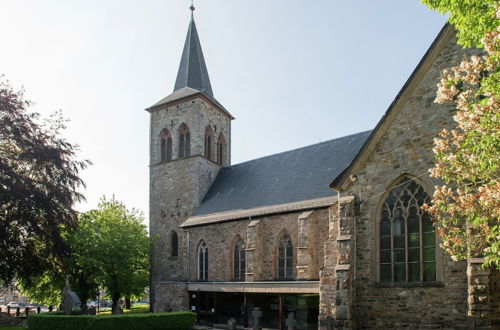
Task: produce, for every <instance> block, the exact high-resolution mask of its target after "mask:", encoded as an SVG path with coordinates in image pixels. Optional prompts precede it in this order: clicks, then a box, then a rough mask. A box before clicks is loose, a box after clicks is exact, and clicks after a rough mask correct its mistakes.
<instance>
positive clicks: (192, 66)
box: [174, 4, 214, 97]
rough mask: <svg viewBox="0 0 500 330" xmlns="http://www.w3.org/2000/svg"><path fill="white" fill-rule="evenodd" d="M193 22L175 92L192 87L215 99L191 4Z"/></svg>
mask: <svg viewBox="0 0 500 330" xmlns="http://www.w3.org/2000/svg"><path fill="white" fill-rule="evenodd" d="M190 9H191V22H190V23H189V29H188V32H187V36H186V42H185V44H184V50H183V51H182V58H181V64H180V65H179V71H178V73H177V80H176V81H175V87H174V92H175V91H177V90H179V89H182V88H184V87H190V88H192V89H196V90H198V91H200V92H204V93H206V94H207V95H209V96H210V97H214V95H213V92H212V86H211V85H210V79H209V77H208V71H207V66H206V65H205V59H204V58H203V52H202V50H201V44H200V39H199V38H198V31H196V24H195V22H194V16H193V11H194V6H193V5H192V4H191V7H190Z"/></svg>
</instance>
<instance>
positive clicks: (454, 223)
mask: <svg viewBox="0 0 500 330" xmlns="http://www.w3.org/2000/svg"><path fill="white" fill-rule="evenodd" d="M424 2H426V3H427V4H428V5H429V6H431V7H432V5H430V4H429V3H431V2H433V3H434V5H436V3H438V2H439V3H440V5H441V6H442V7H441V8H440V11H442V12H444V11H445V10H444V9H443V8H444V7H443V6H444V5H450V6H462V7H463V6H466V5H469V7H471V6H473V4H474V5H476V6H478V7H480V8H482V10H483V13H484V15H493V17H490V16H487V17H486V18H484V19H480V18H481V16H480V15H478V12H477V11H472V13H471V14H470V15H469V16H467V13H466V12H462V13H458V14H457V13H455V14H454V13H453V12H452V13H451V15H450V17H451V18H453V17H454V16H455V19H456V20H458V21H459V23H460V24H457V25H456V27H458V28H459V29H460V28H462V29H461V30H460V33H461V35H462V37H464V36H466V38H465V40H466V41H463V40H462V41H463V42H462V44H466V45H482V46H484V49H485V52H486V55H484V56H482V57H479V56H476V55H473V56H471V57H470V58H467V59H464V60H463V61H462V62H461V63H460V64H459V65H458V66H455V67H453V68H451V69H449V70H445V71H444V72H443V74H442V78H441V81H440V82H439V84H438V92H437V97H436V100H435V102H437V103H452V104H454V105H455V108H456V113H455V115H454V117H453V119H454V120H455V122H456V124H457V126H456V128H454V129H452V130H447V129H443V130H442V131H441V132H440V134H439V137H437V138H436V139H435V140H434V149H433V151H434V153H435V156H436V165H435V167H434V168H432V169H431V170H430V172H431V176H432V177H435V178H439V179H441V180H443V181H444V185H442V186H437V187H436V188H435V193H434V197H433V201H432V206H429V205H426V206H424V208H425V209H426V210H427V211H429V212H430V213H431V214H432V215H433V216H434V217H435V219H436V222H437V231H438V233H439V235H440V236H441V238H442V244H441V247H442V248H444V250H445V251H447V252H448V253H449V254H450V255H451V256H452V258H453V259H454V260H459V259H464V258H468V257H484V258H485V263H484V265H485V266H492V267H495V268H498V269H500V180H499V174H500V111H499V109H500V94H499V91H500V72H499V60H500V58H499V55H500V33H499V32H498V26H499V24H498V18H499V17H500V7H499V6H498V1H451V0H442V1H431V0H426V1H424ZM450 8H451V7H450ZM450 8H449V9H448V10H450ZM492 8H494V9H496V10H492ZM451 9H453V8H451ZM462 9H463V8H462ZM492 13H493V14H492ZM460 15H462V16H460ZM457 16H458V17H459V19H458V18H456V17H457ZM450 20H451V19H450ZM451 22H452V23H453V20H451ZM474 22H476V25H474ZM484 22H487V24H486V23H484ZM486 31H487V32H486ZM483 32H484V33H483ZM481 33H483V34H482V36H483V38H482V39H479V36H480V35H481Z"/></svg>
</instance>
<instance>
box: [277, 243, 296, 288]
mask: <svg viewBox="0 0 500 330" xmlns="http://www.w3.org/2000/svg"><path fill="white" fill-rule="evenodd" d="M278 279H279V280H289V279H293V245H292V240H291V239H290V236H288V235H283V237H282V238H281V240H280V244H279V247H278Z"/></svg>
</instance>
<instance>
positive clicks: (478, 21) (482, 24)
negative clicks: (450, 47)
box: [422, 0, 499, 47]
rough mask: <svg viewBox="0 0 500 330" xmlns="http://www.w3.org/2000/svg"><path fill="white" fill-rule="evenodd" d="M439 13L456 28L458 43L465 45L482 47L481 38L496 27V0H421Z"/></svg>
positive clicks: (497, 2)
mask: <svg viewBox="0 0 500 330" xmlns="http://www.w3.org/2000/svg"><path fill="white" fill-rule="evenodd" d="M422 3H424V4H425V5H427V6H428V7H429V8H431V9H433V10H437V11H438V12H440V13H441V14H448V15H449V17H450V18H449V22H450V23H451V24H452V25H453V26H454V27H455V28H456V29H457V30H458V43H459V44H460V45H463V46H465V47H482V46H483V43H482V41H481V39H483V38H484V36H485V35H486V33H488V32H491V31H495V30H496V28H497V27H498V15H497V8H498V4H499V1H498V0H422Z"/></svg>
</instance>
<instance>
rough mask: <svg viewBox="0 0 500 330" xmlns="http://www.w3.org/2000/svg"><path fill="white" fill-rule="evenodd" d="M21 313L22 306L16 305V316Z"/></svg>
mask: <svg viewBox="0 0 500 330" xmlns="http://www.w3.org/2000/svg"><path fill="white" fill-rule="evenodd" d="M20 314H21V308H19V307H16V316H19V315H20Z"/></svg>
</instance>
